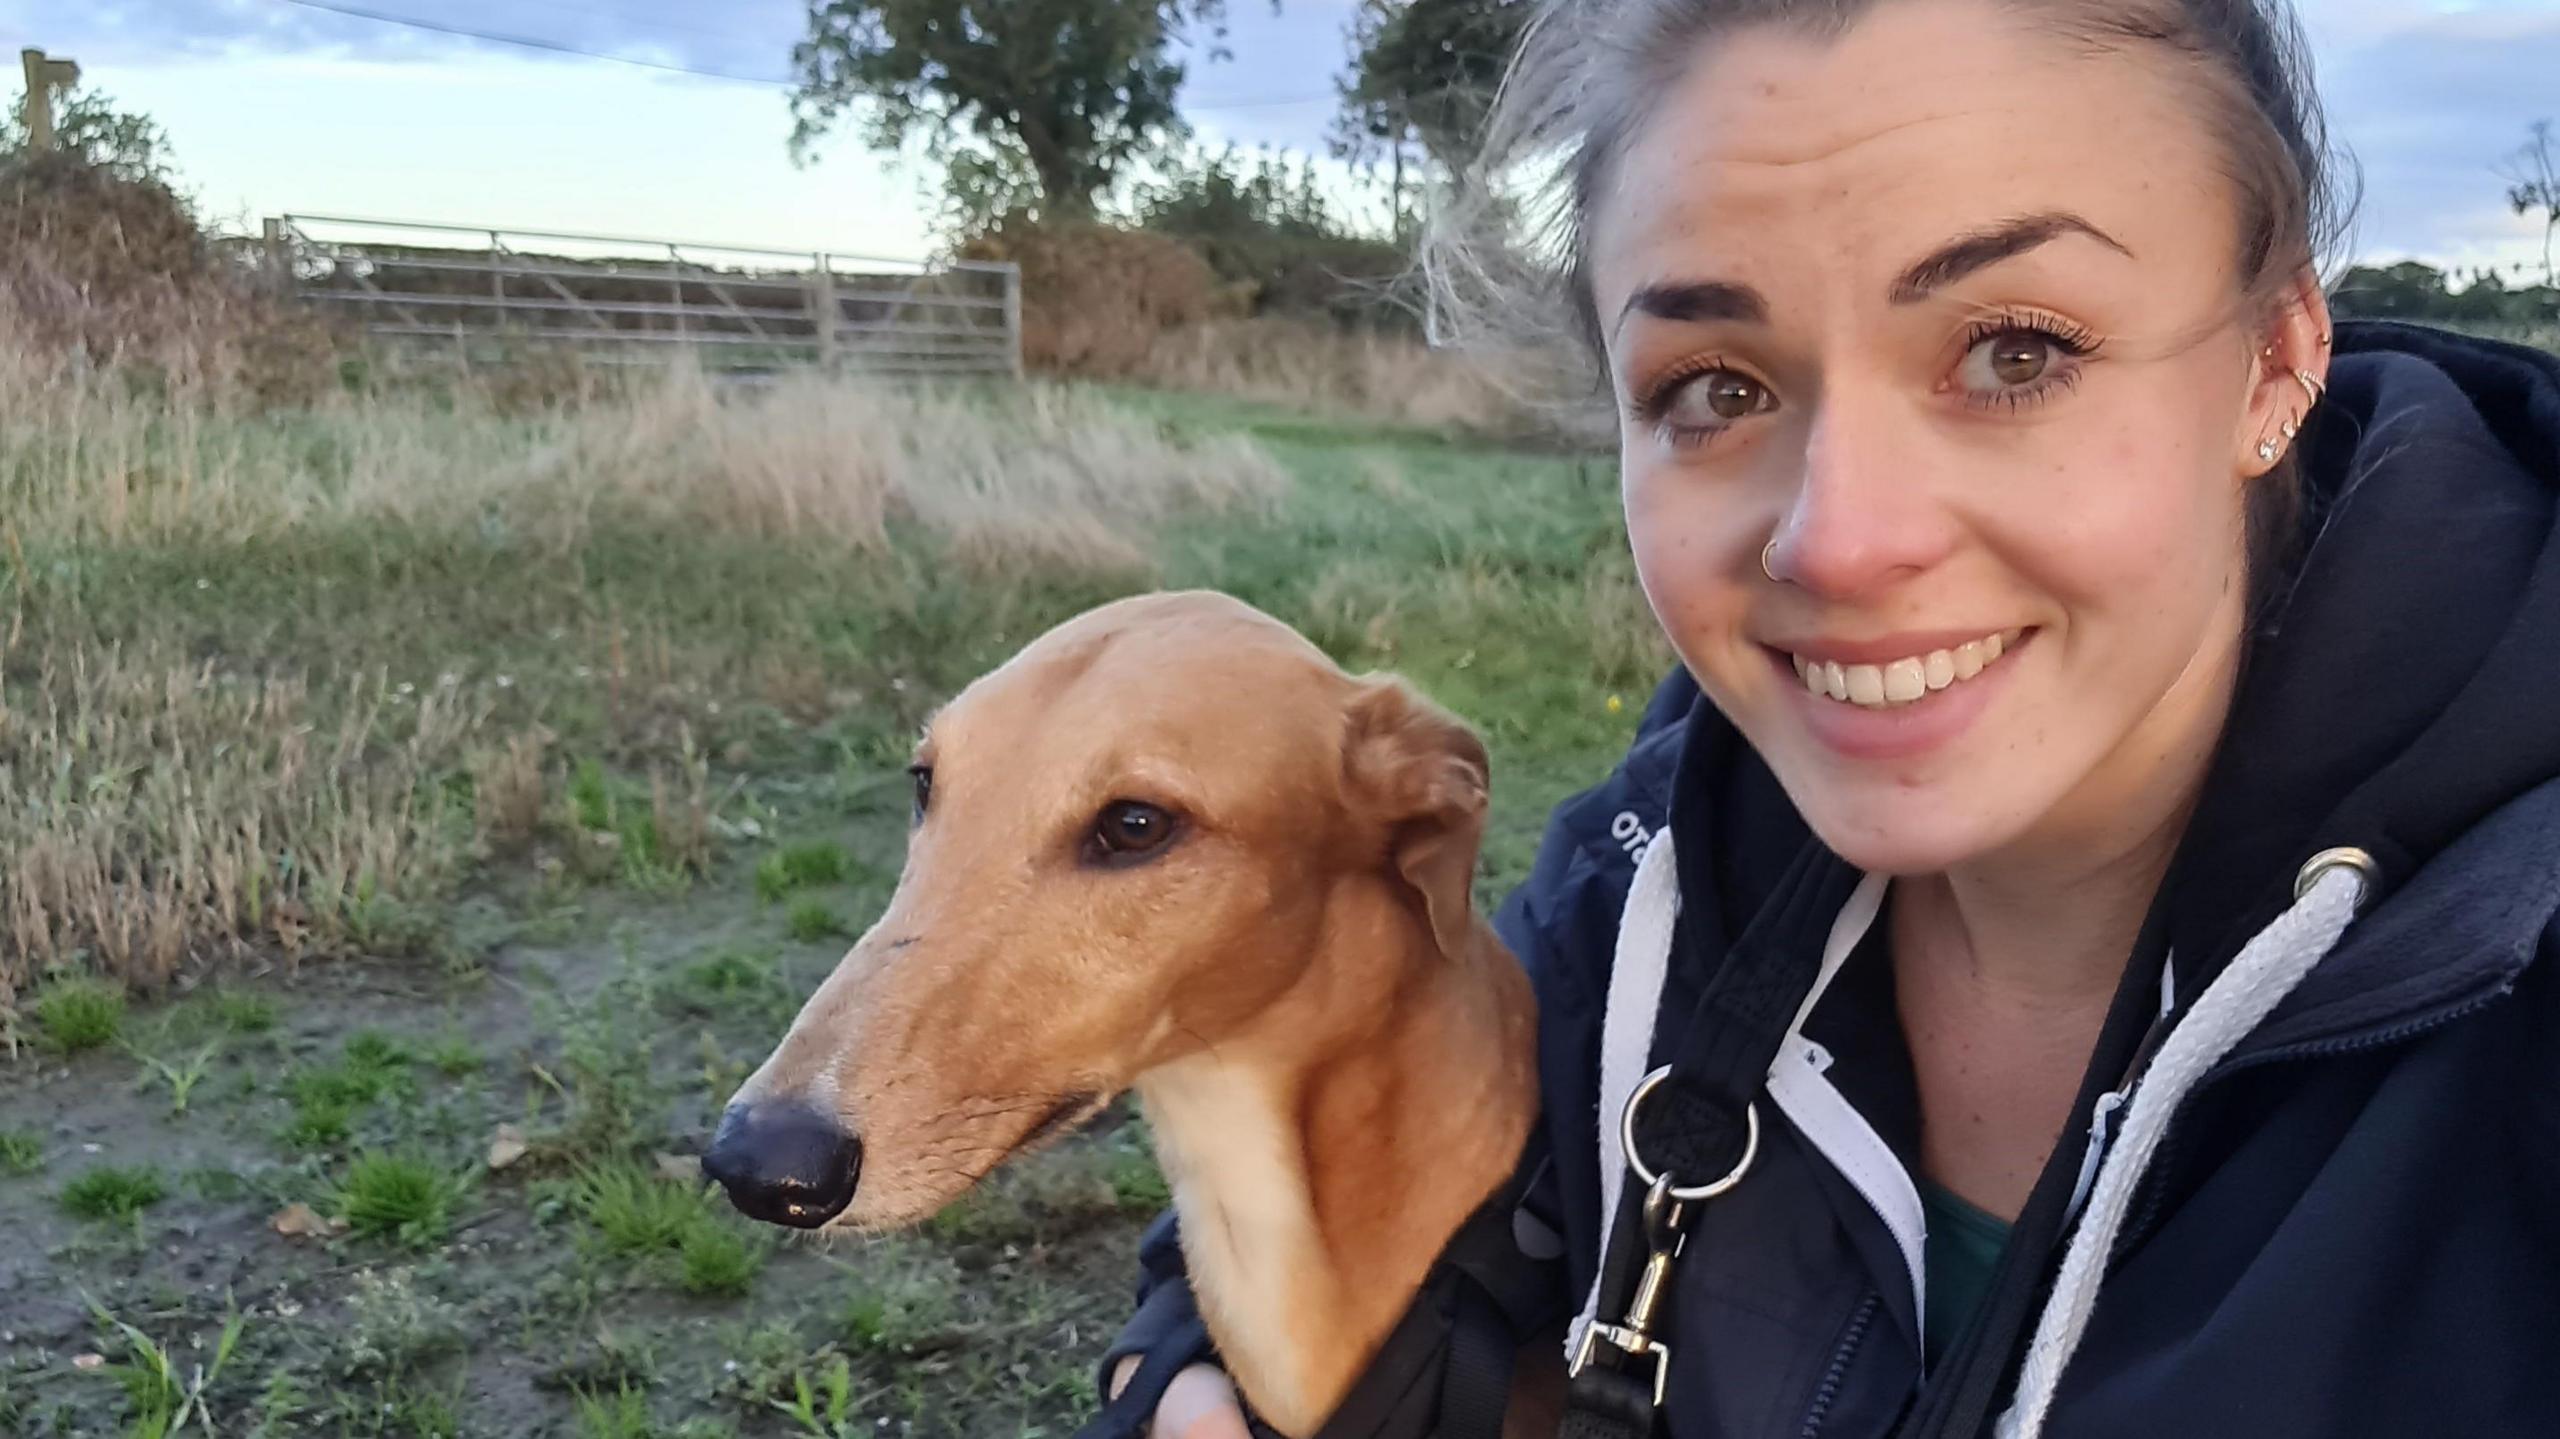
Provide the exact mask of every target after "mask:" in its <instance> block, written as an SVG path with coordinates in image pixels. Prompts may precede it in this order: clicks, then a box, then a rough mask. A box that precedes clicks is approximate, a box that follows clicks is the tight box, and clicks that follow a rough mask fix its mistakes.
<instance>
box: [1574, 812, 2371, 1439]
mask: <svg viewBox="0 0 2560 1439" xmlns="http://www.w3.org/2000/svg"><path fill="white" fill-rule="evenodd" d="M2314 863H2315V864H2317V863H2319V861H2318V860H2315V861H2314ZM2366 863H2370V861H2366ZM2364 894H2365V876H2364V875H2363V874H2362V873H2360V872H2359V871H2358V870H2357V869H2356V868H2355V867H2353V866H2352V865H2351V864H2346V863H2338V864H2333V865H2330V866H2329V867H2327V868H2325V869H2323V870H2322V871H2320V873H2319V877H2318V878H2317V879H2316V880H2315V881H2314V882H2313V883H2312V885H2311V887H2310V889H2309V890H2308V891H2307V892H2305V893H2304V894H2303V895H2302V897H2301V898H2300V899H2298V900H2296V901H2295V902H2294V905H2293V907H2292V908H2291V909H2288V910H2286V911H2285V912H2284V913H2283V914H2280V915H2278V916H2276V919H2275V922H2274V923H2272V924H2270V925H2268V926H2267V927H2266V928H2265V929H2263V930H2261V931H2259V932H2258V936H2257V937H2256V938H2255V939H2252V940H2250V941H2249V943H2248V945H2247V946H2246V947H2245V948H2243V949H2242V950H2241V951H2240V953H2239V955H2238V956H2237V957H2235V958H2234V959H2233V960H2232V961H2231V964H2230V966H2229V967H2228V968H2226V969H2224V970H2223V971H2222V973H2221V974H2220V975H2218V976H2216V977H2215V979H2214V981H2213V983H2212V984H2211V985H2209V986H2208V987H2207V988H2206V989H2205V992H2204V994H2203V995H2202V996H2201V997H2199V998H2198V999H2197V1000H2196V1006H2195V1008H2194V1009H2193V1010H2191V1011H2189V1012H2188V1014H2187V1017H2186V1018H2185V1019H2184V1020H2182V1021H2180V1022H2179V1024H2178V1027H2177V1028H2176V1029H2174V1030H2171V1031H2170V1033H2169V1037H2168V1038H2167V1039H2166V1040H2164V1041H2163V1042H2162V1043H2161V1045H2160V1051H2159V1053H2158V1054H2157V1055H2155V1056H2154V1057H2153V1058H2152V1061H2151V1066H2150V1068H2149V1070H2148V1071H2146V1072H2145V1073H2144V1074H2143V1075H2142V1076H2141V1077H2140V1079H2139V1081H2138V1082H2137V1084H2136V1086H2135V1088H2134V1091H2133V1101H2132V1102H2131V1103H2130V1104H2128V1105H2126V1106H2125V1109H2124V1122H2123V1125H2122V1127H2121V1128H2120V1129H2119V1130H2118V1132H2117V1137H2116V1141H2115V1146H2114V1148H2113V1149H2112V1150H2110V1151H2109V1152H2108V1154H2107V1156H2106V1158H2105V1160H2104V1162H2103V1163H2102V1164H2101V1165H2100V1166H2099V1169H2098V1180H2097V1183H2096V1185H2095V1186H2094V1187H2093V1188H2092V1189H2091V1190H2090V1192H2089V1205H2088V1208H2087V1209H2086V1210H2084V1211H2083V1212H2082V1214H2081V1216H2080V1225H2079V1228H2077V1229H2075V1230H2073V1231H2072V1235H2071V1246H2070V1248H2069V1250H2068V1251H2066V1253H2065V1254H2064V1256H2063V1260H2062V1271H2061V1273H2060V1274H2059V1275H2058V1276H2057V1277H2056V1278H2055V1279H2054V1284H2053V1295H2052V1297H2051V1298H2050V1299H2048V1300H2047V1301H2046V1302H2045V1306H2044V1314H2043V1315H2042V1317H2040V1318H2039V1319H2038V1320H2037V1321H2036V1336H2035V1339H2034V1341H2033V1342H2032V1343H2031V1344H2030V1345H2029V1346H2028V1348H2027V1358H2026V1363H2025V1365H2024V1366H2023V1367H2022V1368H2021V1369H2020V1370H2019V1373H2018V1391H2017V1397H2016V1399H2015V1401H2014V1402H2012V1403H2011V1404H2010V1406H2009V1411H2008V1412H2007V1413H2005V1414H2003V1415H2001V1416H2000V1423H1999V1427H1998V1429H1997V1430H1996V1433H1997V1436H1998V1439H2040V1436H2041V1435H2042V1434H2043V1433H2044V1424H2045V1416H2046V1414H2047V1413H2048V1412H2049V1411H2050V1410H2051V1409H2052V1408H2053V1396H2054V1392H2055V1390H2056V1389H2057V1388H2058V1387H2059V1386H2060V1385H2061V1383H2062V1371H2063V1369H2064V1367H2065V1366H2066V1365H2068V1364H2070V1362H2071V1355H2072V1352H2073V1351H2074V1350H2076V1349H2078V1348H2079V1347H2080V1337H2081V1335H2082V1333H2083V1332H2085V1331H2086V1330H2087V1329H2088V1327H2089V1315H2090V1312H2091V1311H2092V1310H2094V1309H2095V1308H2096V1307H2097V1302H2098V1286H2099V1285H2100V1284H2101V1283H2102V1282H2103V1281H2104V1279H2105V1276H2106V1268H2107V1260H2108V1258H2109V1257H2110V1255H2111V1254H2112V1252H2113V1251H2114V1249H2115V1242H2116V1235H2117V1234H2118V1233H2119V1232H2120V1231H2121V1230H2122V1229H2123V1228H2124V1221H2125V1216H2126V1213H2127V1212H2128V1211H2129V1210H2130V1209H2131V1207H2132V1204H2133V1193H2134V1190H2135V1188H2136V1187H2137V1186H2138V1185H2139V1184H2140V1183H2141V1180H2142V1175H2143V1171H2145V1170H2147V1169H2149V1168H2150V1167H2151V1161H2152V1158H2153V1157H2154V1156H2155V1155H2157V1154H2158V1153H2159V1150H2160V1141H2161V1140H2162V1139H2163V1138H2165V1137H2167V1135H2168V1132H2169V1121H2170V1120H2171V1119H2172V1118H2174V1117H2176V1114H2177V1111H2178V1105H2179V1104H2180V1103H2181V1102H2182V1101H2183V1100H2184V1099H2185V1098H2186V1096H2187V1092H2188V1091H2189V1090H2191V1089H2193V1088H2194V1087H2195V1085H2196V1082H2197V1081H2198V1080H2201V1079H2202V1078H2203V1077H2204V1074H2205V1071H2206V1070H2208V1069H2211V1068H2212V1067H2213V1066H2214V1065H2215V1064H2217V1063H2219V1062H2220V1061H2221V1059H2222V1057H2223V1056H2224V1055H2226V1054H2229V1053H2230V1052H2231V1049H2232V1046H2234V1045H2236V1044H2238V1043H2239V1042H2240V1041H2241V1039H2242V1038H2243V1037H2245V1036H2246V1035H2247V1034H2248V1033H2249V1031H2251V1030H2253V1029H2255V1028H2257V1027H2258V1024H2259V1023H2260V1021H2262V1020H2264V1019H2265V1018H2266V1017H2267V1015H2268V1013H2269V1012H2270V1011H2272V1010H2274V1008H2275V1007H2276V1005H2277V1004H2278V1003H2280V1002H2281V1001H2282V1000H2283V999H2284V997H2285V996H2286V995H2288V994H2291V993H2292V992H2293V990H2294V986H2296V985H2298V984H2300V983H2302V981H2303V979H2304V977H2305V976H2307V975H2309V974H2310V973H2311V970H2312V967H2313V966H2315V965H2317V964H2318V963H2319V962H2320V961H2321V959H2322V958H2324V957H2325V956H2327V954H2328V953H2329V951H2330V950H2331V949H2332V948H2334V947H2335V946H2336V945H2337V942H2338V936H2340V935H2341V934H2343V933H2345V932H2346V928H2347V925H2348V923H2349V922H2350V921H2352V920H2353V919H2354V918H2355V915H2356V906H2357V905H2358V904H2359V903H2361V902H2362V900H2363V898H2364ZM1604 1127H1605V1126H1604Z"/></svg>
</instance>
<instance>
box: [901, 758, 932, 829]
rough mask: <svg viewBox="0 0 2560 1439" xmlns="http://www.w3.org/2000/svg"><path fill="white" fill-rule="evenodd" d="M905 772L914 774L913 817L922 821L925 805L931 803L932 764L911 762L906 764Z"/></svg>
mask: <svg viewBox="0 0 2560 1439" xmlns="http://www.w3.org/2000/svg"><path fill="white" fill-rule="evenodd" d="M907 773H909V774H911V775H913V776H915V780H916V809H915V818H916V819H917V820H918V821H922V820H923V819H924V812H925V808H926V806H928V805H930V804H932V803H933V766H931V765H926V764H911V765H909V766H907Z"/></svg>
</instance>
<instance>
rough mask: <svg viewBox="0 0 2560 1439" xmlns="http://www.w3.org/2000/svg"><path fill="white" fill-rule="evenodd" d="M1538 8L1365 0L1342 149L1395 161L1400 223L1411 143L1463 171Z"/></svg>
mask: <svg viewBox="0 0 2560 1439" xmlns="http://www.w3.org/2000/svg"><path fill="white" fill-rule="evenodd" d="M1533 10H1534V5H1533V0H1360V6H1359V8H1358V9H1357V10H1356V11H1354V12H1353V14H1352V18H1351V71H1350V73H1349V74H1348V75H1346V76H1344V77H1343V78H1342V80H1341V81H1340V85H1339V88H1340V90H1341V93H1342V114H1341V115H1340V116H1339V117H1338V119H1337V120H1336V122H1335V125H1334V150H1335V153H1337V154H1339V155H1341V156H1343V157H1344V158H1345V159H1348V160H1351V161H1353V162H1355V163H1369V164H1375V163H1376V162H1377V161H1378V160H1380V159H1381V158H1383V159H1386V160H1388V161H1389V162H1390V163H1391V164H1392V166H1393V169H1394V172H1395V179H1394V181H1393V182H1392V183H1393V189H1394V192H1395V195H1396V201H1395V204H1396V209H1397V215H1398V222H1399V225H1401V223H1402V214H1403V204H1402V197H1403V192H1404V162H1405V150H1406V146H1407V145H1409V144H1411V145H1419V146H1420V147H1421V149H1422V150H1423V152H1424V154H1425V155H1427V156H1428V157H1429V159H1430V160H1431V162H1432V163H1433V164H1434V165H1435V166H1437V167H1438V168H1439V170H1440V171H1441V172H1442V173H1443V174H1444V175H1446V176H1448V177H1449V178H1451V179H1453V180H1455V179H1460V178H1462V177H1463V176H1464V175H1465V173H1466V169H1467V163H1468V161H1469V160H1470V159H1471V158H1472V157H1473V155H1474V151H1475V146H1476V142H1477V139H1478V137H1479V136H1480V135H1481V134H1482V133H1483V130H1484V122H1485V117H1486V115H1487V113H1488V112H1490V111H1491V109H1492V107H1493V97H1494V94H1495V92H1496V91H1498V90H1499V89H1500V88H1501V86H1502V72H1503V69H1504V67H1505V66H1507V65H1508V64H1510V62H1511V52H1512V50H1513V49H1514V48H1515V47H1517V46H1518V44H1519V43H1520V32H1521V30H1522V29H1523V28H1524V27H1525V26H1527V24H1528V23H1529V17H1530V15H1531V14H1532V13H1533Z"/></svg>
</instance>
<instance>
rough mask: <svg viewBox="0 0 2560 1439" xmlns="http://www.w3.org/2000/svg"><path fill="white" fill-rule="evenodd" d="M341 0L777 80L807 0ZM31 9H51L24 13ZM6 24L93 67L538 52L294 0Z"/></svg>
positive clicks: (41, 4)
mask: <svg viewBox="0 0 2560 1439" xmlns="http://www.w3.org/2000/svg"><path fill="white" fill-rule="evenodd" d="M331 3H343V4H345V5H347V6H349V7H350V8H354V9H359V10H368V11H373V12H376V13H379V14H384V15H394V16H401V17H407V18H411V19H415V20H420V21H424V22H427V25H434V26H444V27H449V28H451V29H456V30H478V31H484V32H487V33H490V34H497V35H511V36H521V37H524V38H527V39H532V40H540V41H544V42H548V43H550V44H554V45H561V46H566V47H569V48H572V49H578V50H589V51H599V52H602V53H606V54H616V55H631V56H636V57H638V58H642V59H649V60H657V61H661V62H666V63H673V64H681V65H689V66H694V67H697V68H702V69H711V70H722V71H728V72H730V73H734V74H744V75H762V76H773V77H777V78H778V77H781V76H783V75H784V74H785V73H786V72H787V71H788V70H789V68H790V65H789V61H790V53H791V45H792V42H793V41H795V40H797V39H798V38H799V37H800V33H801V21H802V13H803V12H802V10H801V7H800V5H799V4H798V3H797V0H733V3H730V4H728V5H724V6H722V7H720V8H719V9H718V10H717V11H716V12H715V11H713V10H712V9H711V8H710V7H705V6H702V5H699V4H695V3H690V0H331ZM30 9H33V10H37V11H40V12H41V14H28V13H25V12H27V11H28V10H30ZM714 14H716V15H717V16H718V18H717V19H716V20H715V19H713V18H712V17H713V16H714ZM0 29H5V30H8V31H10V32H12V33H17V34H23V35H29V36H35V37H38V38H37V39H36V40H35V41H34V43H37V44H40V45H42V46H44V47H45V48H47V49H49V50H52V51H54V52H56V53H58V54H66V55H71V56H74V57H76V58H79V59H81V60H82V61H84V62H87V63H91V64H99V63H114V64H126V65H133V64H148V63H152V62H155V61H167V60H176V59H194V58H206V57H213V56H225V57H244V56H249V55H258V54H308V53H327V54H337V55H344V56H348V57H352V58H357V59H366V60H393V61H398V60H415V61H427V62H435V61H452V60H455V59H457V58H467V57H469V56H471V55H473V54H475V53H479V52H485V51H487V50H490V49H499V50H506V51H511V52H513V53H518V54H532V53H535V52H533V51H531V50H528V49H525V48H523V47H519V46H510V45H504V44H497V45H493V44H491V43H489V42H484V41H478V40H472V39H468V38H466V37H463V36H459V35H452V34H444V33H438V32H437V31H435V30H432V29H429V28H426V26H409V25H401V24H394V23H389V22H385V21H380V20H369V19H364V18H361V17H358V16H354V15H344V14H336V13H332V12H330V11H327V10H323V9H318V8H314V7H311V6H306V5H297V4H293V3H290V0H89V3H87V4H86V5H82V6H78V7H72V6H66V5H61V4H58V3H54V0H0Z"/></svg>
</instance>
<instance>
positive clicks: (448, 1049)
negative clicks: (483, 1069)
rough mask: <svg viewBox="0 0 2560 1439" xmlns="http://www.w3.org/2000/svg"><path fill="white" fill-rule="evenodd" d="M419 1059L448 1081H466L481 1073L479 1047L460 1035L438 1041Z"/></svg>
mask: <svg viewBox="0 0 2560 1439" xmlns="http://www.w3.org/2000/svg"><path fill="white" fill-rule="evenodd" d="M418 1057H419V1058H420V1059H422V1060H424V1061H425V1062H426V1065H427V1067H428V1068H430V1069H433V1070H434V1071H435V1072H436V1073H438V1074H441V1075H443V1076H444V1077H445V1078H447V1079H464V1078H467V1077H469V1076H471V1075H474V1074H477V1073H479V1072H480V1064H481V1058H480V1050H479V1047H478V1046H476V1045H474V1044H473V1043H472V1042H471V1041H470V1040H468V1039H465V1038H464V1037H462V1036H461V1035H459V1034H449V1035H446V1036H445V1037H444V1038H442V1039H439V1040H437V1041H436V1042H435V1043H434V1044H431V1045H429V1046H428V1047H427V1049H426V1051H425V1052H424V1053H422V1054H420V1055H419V1056H418Z"/></svg>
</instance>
